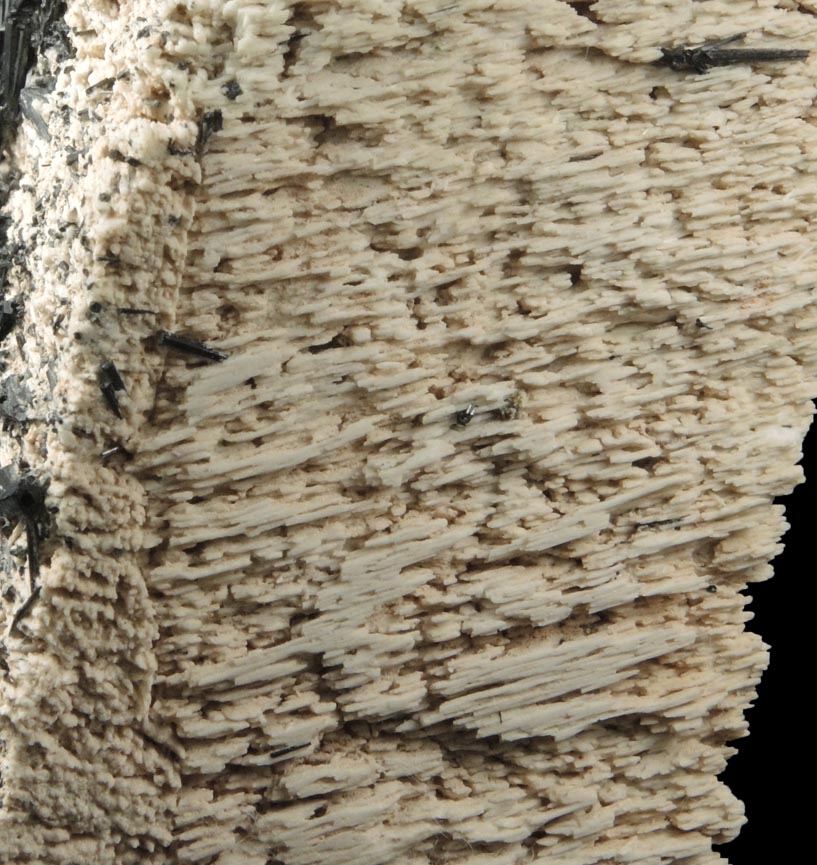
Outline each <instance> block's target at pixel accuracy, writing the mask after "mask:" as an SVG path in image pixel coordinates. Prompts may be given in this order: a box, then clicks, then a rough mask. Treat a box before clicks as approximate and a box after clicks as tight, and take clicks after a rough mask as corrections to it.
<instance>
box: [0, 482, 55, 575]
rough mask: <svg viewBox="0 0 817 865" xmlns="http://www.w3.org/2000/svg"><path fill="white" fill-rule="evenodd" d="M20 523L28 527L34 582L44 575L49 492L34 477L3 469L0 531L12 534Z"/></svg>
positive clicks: (28, 551) (28, 554) (29, 558)
mask: <svg viewBox="0 0 817 865" xmlns="http://www.w3.org/2000/svg"><path fill="white" fill-rule="evenodd" d="M19 522H22V523H23V524H24V525H25V529H26V552H27V556H28V571H29V576H30V578H31V579H32V580H34V579H35V578H36V577H38V576H39V574H40V541H41V540H42V539H43V538H44V537H45V536H46V535H47V533H48V523H49V515H48V510H47V509H46V507H45V488H44V487H43V486H41V485H40V484H39V483H37V481H36V480H35V479H34V478H33V477H32V476H31V475H29V474H23V475H20V474H19V473H18V472H17V470H16V469H15V468H14V466H4V467H2V468H0V527H2V530H3V531H4V532H10V531H11V529H13V528H14V526H15V525H17V523H19Z"/></svg>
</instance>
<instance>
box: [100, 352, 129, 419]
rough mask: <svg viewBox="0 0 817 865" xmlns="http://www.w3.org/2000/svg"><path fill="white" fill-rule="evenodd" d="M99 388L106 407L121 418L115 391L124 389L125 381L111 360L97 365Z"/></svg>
mask: <svg viewBox="0 0 817 865" xmlns="http://www.w3.org/2000/svg"><path fill="white" fill-rule="evenodd" d="M99 389H100V390H101V391H102V396H103V397H104V398H105V402H106V403H107V404H108V408H109V409H110V410H111V411H112V412H113V413H114V414H115V415H116V416H117V417H118V418H120V419H121V418H122V409H121V408H120V407H119V398H118V397H117V395H116V393H117V391H120V390H125V382H123V381H122V376H121V375H119V370H118V369H117V368H116V364H115V363H114V362H113V361H112V360H106V361H105V362H104V363H103V364H100V367H99Z"/></svg>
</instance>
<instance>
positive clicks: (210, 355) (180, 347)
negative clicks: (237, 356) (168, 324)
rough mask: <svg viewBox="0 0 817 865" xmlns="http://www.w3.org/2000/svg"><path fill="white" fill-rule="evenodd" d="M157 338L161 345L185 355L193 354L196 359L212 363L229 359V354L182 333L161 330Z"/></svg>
mask: <svg viewBox="0 0 817 865" xmlns="http://www.w3.org/2000/svg"><path fill="white" fill-rule="evenodd" d="M156 338H157V339H158V341H159V344H160V345H164V346H167V347H168V348H172V349H175V350H176V351H180V352H182V353H184V354H192V355H195V356H196V357H203V358H206V359H207V360H211V361H220V360H225V359H226V358H227V354H226V353H225V352H223V351H219V350H218V349H215V348H210V346H209V345H205V344H204V343H203V342H199V341H198V340H196V339H191V338H190V337H189V336H182V335H181V334H180V333H171V332H170V331H169V330H160V331H159V332H158V333H157V334H156Z"/></svg>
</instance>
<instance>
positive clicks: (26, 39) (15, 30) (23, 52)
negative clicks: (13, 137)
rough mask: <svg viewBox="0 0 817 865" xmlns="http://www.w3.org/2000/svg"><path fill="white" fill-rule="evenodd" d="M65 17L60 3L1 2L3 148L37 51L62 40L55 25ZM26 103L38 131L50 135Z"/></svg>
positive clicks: (0, 134) (32, 0)
mask: <svg viewBox="0 0 817 865" xmlns="http://www.w3.org/2000/svg"><path fill="white" fill-rule="evenodd" d="M64 14H65V3H63V2H57V0H0V146H2V144H3V143H4V141H5V139H6V136H7V135H8V131H9V129H10V128H11V127H12V126H13V125H14V122H15V120H16V118H17V112H18V110H19V108H20V104H21V99H20V91H21V90H22V89H23V86H24V84H25V80H26V75H27V74H28V70H29V68H30V67H31V66H32V64H33V63H34V60H35V58H36V56H37V52H38V51H39V50H40V47H41V46H42V45H43V44H44V43H45V44H46V45H48V44H54V42H55V41H56V40H58V39H60V38H62V35H61V34H58V33H57V29H56V28H55V25H56V24H57V22H59V21H60V20H61V19H62V17H63V15H64ZM34 95H35V94H29V97H33V96H34ZM23 102H24V103H25V105H24V110H25V111H26V114H27V115H29V116H30V119H31V120H32V122H33V123H34V124H35V126H36V127H37V131H38V132H39V133H40V134H41V135H42V134H43V133H45V135H47V134H48V133H47V126H46V125H45V123H44V121H43V120H42V118H40V119H39V121H38V120H37V119H36V118H35V117H34V116H33V113H32V112H33V111H34V109H33V106H32V104H31V99H30V98H27V97H24V98H23Z"/></svg>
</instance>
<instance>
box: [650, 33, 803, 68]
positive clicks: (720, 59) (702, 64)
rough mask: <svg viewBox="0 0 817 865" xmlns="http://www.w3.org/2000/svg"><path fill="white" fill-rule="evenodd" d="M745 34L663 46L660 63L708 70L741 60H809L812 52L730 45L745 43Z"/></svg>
mask: <svg viewBox="0 0 817 865" xmlns="http://www.w3.org/2000/svg"><path fill="white" fill-rule="evenodd" d="M745 36H746V34H745V33H736V34H735V35H734V36H727V37H726V39H719V40H717V41H716V42H705V43H704V44H703V45H699V46H698V47H697V48H689V47H687V46H686V45H679V46H678V47H677V48H662V49H661V54H662V57H661V59H660V60H658V63H659V64H661V65H662V66H669V67H670V69H674V70H675V71H676V72H700V73H703V72H708V71H709V70H710V69H712V67H713V66H734V65H735V64H738V63H780V62H788V61H791V60H805V59H806V58H807V57H808V55H809V52H808V51H804V50H802V49H791V50H789V49H782V48H727V47H725V46H727V45H731V44H732V43H733V42H741V41H742V40H743V39H744V37H745Z"/></svg>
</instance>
